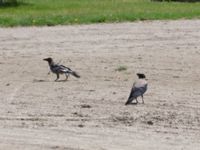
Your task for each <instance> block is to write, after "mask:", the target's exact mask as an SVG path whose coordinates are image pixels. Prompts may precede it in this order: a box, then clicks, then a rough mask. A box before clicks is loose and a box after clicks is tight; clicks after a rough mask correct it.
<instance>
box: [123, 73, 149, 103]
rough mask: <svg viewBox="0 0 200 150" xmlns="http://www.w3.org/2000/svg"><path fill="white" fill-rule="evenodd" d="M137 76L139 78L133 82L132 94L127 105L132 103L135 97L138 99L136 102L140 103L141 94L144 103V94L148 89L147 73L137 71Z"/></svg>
mask: <svg viewBox="0 0 200 150" xmlns="http://www.w3.org/2000/svg"><path fill="white" fill-rule="evenodd" d="M137 76H138V78H139V79H138V81H136V82H134V83H133V87H132V89H131V93H130V96H129V98H128V101H127V102H126V104H125V105H128V104H130V103H131V102H132V101H133V100H134V99H136V104H137V103H138V101H137V97H139V96H141V97H142V102H143V104H144V100H143V94H144V93H145V92H146V90H147V80H146V77H145V75H144V74H142V73H137Z"/></svg>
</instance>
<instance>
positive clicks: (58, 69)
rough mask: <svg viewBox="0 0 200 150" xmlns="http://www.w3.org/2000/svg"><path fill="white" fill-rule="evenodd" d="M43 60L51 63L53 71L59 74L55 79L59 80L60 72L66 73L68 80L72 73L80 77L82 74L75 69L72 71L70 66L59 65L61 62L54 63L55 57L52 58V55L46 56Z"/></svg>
mask: <svg viewBox="0 0 200 150" xmlns="http://www.w3.org/2000/svg"><path fill="white" fill-rule="evenodd" d="M43 60H44V61H47V62H48V63H49V67H50V70H51V72H53V73H55V74H56V75H57V78H56V80H55V81H57V80H58V79H59V75H60V74H65V76H66V80H67V79H68V77H69V75H70V74H71V75H73V76H74V77H77V78H80V76H79V75H78V74H77V73H76V72H75V71H72V70H71V69H70V68H68V67H65V66H63V65H59V64H56V63H54V61H53V59H52V58H50V57H49V58H45V59H43Z"/></svg>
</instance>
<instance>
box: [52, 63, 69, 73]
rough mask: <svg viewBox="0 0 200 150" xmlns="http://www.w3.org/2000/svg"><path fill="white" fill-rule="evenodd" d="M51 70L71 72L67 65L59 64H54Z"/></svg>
mask: <svg viewBox="0 0 200 150" xmlns="http://www.w3.org/2000/svg"><path fill="white" fill-rule="evenodd" d="M51 70H52V72H54V73H68V72H71V69H70V68H68V67H65V66H63V65H58V64H55V65H54V66H52V67H51Z"/></svg>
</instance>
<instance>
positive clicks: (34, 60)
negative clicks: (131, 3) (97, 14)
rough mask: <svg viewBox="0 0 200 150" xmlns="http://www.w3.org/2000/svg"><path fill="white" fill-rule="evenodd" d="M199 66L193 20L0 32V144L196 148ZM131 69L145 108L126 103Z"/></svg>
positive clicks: (198, 25) (198, 27)
mask: <svg viewBox="0 0 200 150" xmlns="http://www.w3.org/2000/svg"><path fill="white" fill-rule="evenodd" d="M46 57H52V58H54V59H55V61H56V62H60V63H62V64H64V65H66V66H68V67H70V68H71V69H73V70H75V71H77V72H78V73H79V74H80V75H81V78H80V79H77V78H74V77H72V76H71V77H70V78H69V80H68V81H67V82H54V80H55V78H56V76H55V75H54V74H52V73H51V74H50V75H48V74H47V73H48V71H49V68H48V65H47V63H46V62H45V61H43V60H42V59H43V58H46ZM120 66H123V67H125V68H127V70H124V71H116V69H118V68H119V67H120ZM199 66H200V20H179V21H153V22H151V21H145V22H136V23H117V24H98V25H81V26H79V25H75V26H56V27H27V28H21V27H19V28H0V78H1V80H0V149H3V150H6V149H7V150H12V149H13V150H14V149H27V150H38V149H39V150H41V149H42V150H43V149H44V150H47V149H53V150H54V149H61V150H63V149H64V150H111V149H112V150H133V149H136V150H144V149H148V150H150V149H151V150H160V149H162V150H172V149H173V150H191V149H192V150H199V147H200V67H199ZM137 72H143V73H145V74H146V76H147V78H148V82H149V88H148V91H147V93H146V94H145V97H144V98H145V99H144V100H145V104H141V103H140V104H138V105H130V106H125V105H124V103H125V102H126V100H127V97H128V95H129V92H130V89H131V86H132V84H133V81H134V80H136V79H137V77H136V75H135V74H136V73H137ZM61 79H64V76H62V77H61ZM139 101H140V102H141V99H139Z"/></svg>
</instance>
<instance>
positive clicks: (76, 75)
mask: <svg viewBox="0 0 200 150" xmlns="http://www.w3.org/2000/svg"><path fill="white" fill-rule="evenodd" d="M71 74H72V75H73V76H74V77H76V78H80V77H81V76H80V75H78V74H77V73H76V72H75V71H72V72H71Z"/></svg>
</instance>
